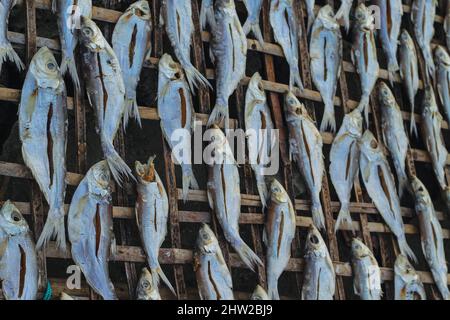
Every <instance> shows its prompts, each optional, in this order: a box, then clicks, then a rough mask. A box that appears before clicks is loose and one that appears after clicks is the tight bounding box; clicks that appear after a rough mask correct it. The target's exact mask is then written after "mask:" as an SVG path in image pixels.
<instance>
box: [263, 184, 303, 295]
mask: <svg viewBox="0 0 450 320" xmlns="http://www.w3.org/2000/svg"><path fill="white" fill-rule="evenodd" d="M295 228H296V220H295V209H294V206H293V205H292V202H291V199H290V198H289V195H288V194H287V192H286V190H285V189H284V188H283V186H282V185H281V184H280V183H279V182H278V181H277V180H276V179H274V180H273V182H272V184H271V186H270V204H269V207H268V208H267V220H266V223H265V225H264V231H263V242H264V244H265V245H266V248H267V255H266V263H267V266H266V269H267V285H268V290H267V291H268V294H269V297H270V298H271V299H273V300H279V299H280V296H279V294H278V278H279V277H280V276H281V274H282V273H283V271H284V269H285V268H286V266H287V264H288V262H289V259H290V257H291V243H292V240H293V239H294V237H295Z"/></svg>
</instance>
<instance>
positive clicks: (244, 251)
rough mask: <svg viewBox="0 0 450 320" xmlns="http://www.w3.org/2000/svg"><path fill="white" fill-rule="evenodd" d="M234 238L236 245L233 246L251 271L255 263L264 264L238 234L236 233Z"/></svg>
mask: <svg viewBox="0 0 450 320" xmlns="http://www.w3.org/2000/svg"><path fill="white" fill-rule="evenodd" d="M234 240H235V242H234V243H237V245H235V246H233V247H234V249H235V250H236V252H237V254H238V255H239V257H241V259H242V261H243V262H244V263H245V265H246V266H247V267H249V268H250V269H251V270H252V271H255V267H256V266H257V265H259V266H264V264H263V262H262V261H261V259H260V258H259V257H258V256H257V255H256V253H254V252H253V250H252V249H250V247H249V246H248V245H247V244H246V243H245V242H244V240H242V239H241V238H240V236H239V235H237V237H236V239H234Z"/></svg>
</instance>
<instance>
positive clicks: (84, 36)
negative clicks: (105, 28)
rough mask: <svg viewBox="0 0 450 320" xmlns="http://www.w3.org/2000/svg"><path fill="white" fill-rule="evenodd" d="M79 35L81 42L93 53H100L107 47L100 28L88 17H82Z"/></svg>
mask: <svg viewBox="0 0 450 320" xmlns="http://www.w3.org/2000/svg"><path fill="white" fill-rule="evenodd" d="M79 34H80V39H81V42H82V43H83V44H84V45H85V46H86V48H88V49H89V50H90V51H92V52H100V51H102V50H104V49H105V47H106V45H107V43H106V40H105V38H104V37H103V34H102V32H101V30H100V28H99V27H98V26H97V25H96V24H95V22H94V21H92V20H91V19H89V18H88V17H84V16H81V17H80V32H79Z"/></svg>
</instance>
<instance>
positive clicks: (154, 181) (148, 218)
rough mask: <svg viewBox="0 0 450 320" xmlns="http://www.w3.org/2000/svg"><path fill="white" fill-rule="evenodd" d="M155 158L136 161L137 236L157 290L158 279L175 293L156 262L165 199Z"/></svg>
mask: <svg viewBox="0 0 450 320" xmlns="http://www.w3.org/2000/svg"><path fill="white" fill-rule="evenodd" d="M154 158H155V157H150V158H149V159H148V162H147V163H146V164H142V163H140V162H139V161H136V164H135V170H136V176H137V181H138V183H137V198H136V208H135V213H136V222H137V226H138V228H139V232H140V235H141V240H142V244H143V247H144V251H145V253H146V255H147V262H148V266H149V267H150V272H151V275H152V279H153V282H152V283H153V286H155V290H158V284H159V278H161V279H162V280H163V281H164V283H165V284H166V285H167V286H168V287H169V289H170V290H171V291H172V293H173V294H174V295H175V296H176V293H175V289H174V288H173V287H172V285H171V284H170V281H169V279H167V277H166V275H165V274H164V272H163V271H162V269H161V266H160V264H159V261H158V255H159V248H160V247H161V245H162V243H163V242H164V239H165V238H166V235H167V220H168V218H169V199H168V198H167V193H166V190H165V189H164V185H163V183H162V181H161V179H160V178H159V175H158V172H156V170H155V165H154V163H153V161H154Z"/></svg>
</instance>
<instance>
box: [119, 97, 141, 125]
mask: <svg viewBox="0 0 450 320" xmlns="http://www.w3.org/2000/svg"><path fill="white" fill-rule="evenodd" d="M125 103H126V105H125V112H124V113H123V129H124V130H125V128H126V127H127V125H128V120H129V119H130V118H134V119H136V122H137V124H138V125H139V127H140V128H142V122H141V115H140V114H139V107H138V104H137V101H136V97H127V100H126V102H125Z"/></svg>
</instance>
